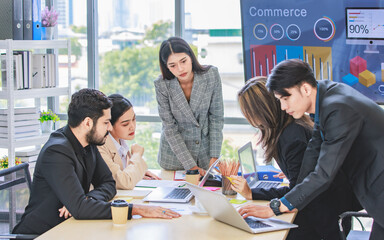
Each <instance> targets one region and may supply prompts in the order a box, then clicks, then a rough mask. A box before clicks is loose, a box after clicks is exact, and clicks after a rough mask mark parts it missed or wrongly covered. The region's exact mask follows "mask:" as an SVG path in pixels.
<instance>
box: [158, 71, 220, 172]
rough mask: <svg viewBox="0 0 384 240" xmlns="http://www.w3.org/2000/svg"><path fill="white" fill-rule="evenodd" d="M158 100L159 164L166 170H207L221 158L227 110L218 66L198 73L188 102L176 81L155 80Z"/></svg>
mask: <svg viewBox="0 0 384 240" xmlns="http://www.w3.org/2000/svg"><path fill="white" fill-rule="evenodd" d="M154 84H155V89H156V99H157V102H158V106H159V115H160V118H161V121H162V123H163V129H162V133H161V139H160V149H159V154H158V162H159V164H160V166H161V167H162V168H164V169H167V170H182V169H190V168H192V167H194V166H196V165H197V166H199V167H202V168H204V169H207V168H208V166H209V160H210V158H212V157H216V158H217V157H219V155H220V152H221V144H222V141H223V133H222V130H223V126H224V117H223V115H224V108H223V96H222V90H221V79H220V75H219V73H218V70H217V68H216V67H211V68H210V69H209V70H207V71H206V72H205V73H203V74H195V77H194V81H193V87H192V93H191V98H190V101H189V103H188V101H187V99H186V98H185V95H184V92H183V90H182V89H181V86H180V84H179V82H178V80H177V78H174V79H172V80H166V79H163V77H162V76H160V77H159V78H158V79H156V80H155V82H154Z"/></svg>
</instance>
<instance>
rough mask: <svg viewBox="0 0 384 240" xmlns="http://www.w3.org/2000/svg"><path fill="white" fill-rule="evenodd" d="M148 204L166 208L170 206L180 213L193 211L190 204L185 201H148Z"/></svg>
mask: <svg viewBox="0 0 384 240" xmlns="http://www.w3.org/2000/svg"><path fill="white" fill-rule="evenodd" d="M148 205H154V206H161V207H165V208H169V209H171V210H173V211H175V212H178V213H180V214H181V215H190V214H192V211H191V209H190V206H191V205H190V204H185V203H177V204H175V203H148Z"/></svg>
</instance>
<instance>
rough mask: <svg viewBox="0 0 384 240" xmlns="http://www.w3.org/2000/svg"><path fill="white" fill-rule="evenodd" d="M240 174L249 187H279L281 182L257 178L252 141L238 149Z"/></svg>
mask: <svg viewBox="0 0 384 240" xmlns="http://www.w3.org/2000/svg"><path fill="white" fill-rule="evenodd" d="M238 154H239V163H240V167H241V175H242V176H243V177H244V178H245V179H246V180H247V183H248V185H249V187H250V188H265V189H268V188H273V187H279V186H280V185H281V182H276V181H266V180H259V177H258V174H257V167H256V166H257V163H256V159H255V157H254V154H253V150H252V143H251V142H248V143H246V144H245V145H244V146H242V147H241V148H240V149H239V150H238Z"/></svg>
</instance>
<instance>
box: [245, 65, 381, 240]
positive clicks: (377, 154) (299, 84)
mask: <svg viewBox="0 0 384 240" xmlns="http://www.w3.org/2000/svg"><path fill="white" fill-rule="evenodd" d="M267 86H268V88H269V90H271V91H273V92H274V94H275V96H276V98H277V99H278V100H279V101H280V103H281V108H282V110H285V111H286V112H287V113H289V114H290V115H292V116H293V117H294V118H300V117H302V116H303V115H304V113H310V114H314V119H315V127H314V133H313V136H312V139H311V140H310V142H309V144H308V147H307V150H306V152H305V155H304V159H303V162H306V163H307V164H303V166H308V167H306V168H302V169H301V170H300V175H299V178H298V180H297V183H300V182H301V183H300V184H297V185H296V186H295V187H294V188H293V189H292V190H291V191H290V192H289V193H287V194H286V195H285V196H284V197H283V198H281V199H274V200H272V201H271V203H270V206H269V207H261V206H258V207H257V208H252V209H251V208H242V209H240V210H239V211H240V213H241V214H245V216H244V217H246V216H247V215H249V214H250V215H252V216H259V217H271V216H273V215H274V214H275V215H279V214H281V213H283V212H287V211H289V210H293V209H298V210H300V209H303V208H304V207H305V206H306V205H307V204H308V203H309V202H310V201H312V200H313V199H314V198H315V197H316V196H318V195H319V194H320V193H322V192H323V191H325V190H326V189H327V188H328V187H329V185H330V183H331V182H332V181H333V180H334V179H335V177H336V175H338V174H345V175H346V176H347V178H348V180H349V183H350V184H351V186H352V189H353V191H354V193H355V194H356V197H357V198H358V200H359V202H360V204H361V205H362V206H363V207H364V208H365V209H366V211H367V212H368V213H369V214H370V215H371V216H372V217H373V219H374V223H373V227H372V233H371V239H384V110H383V109H382V108H381V107H380V106H378V105H377V104H376V103H375V102H373V101H371V100H370V99H368V98H367V97H365V96H364V95H362V94H361V93H359V92H358V91H356V90H355V89H353V88H352V87H350V86H348V85H345V84H342V83H336V82H332V81H329V80H322V81H318V82H317V81H316V80H315V78H314V76H313V73H312V70H311V68H310V67H309V65H308V64H307V63H304V62H302V61H300V60H294V59H292V60H286V61H283V62H281V63H279V64H278V65H277V66H276V67H275V68H274V69H273V72H272V74H271V75H270V76H269V78H268V82H267ZM281 203H282V204H281Z"/></svg>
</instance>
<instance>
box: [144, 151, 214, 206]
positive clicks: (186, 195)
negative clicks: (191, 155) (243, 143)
mask: <svg viewBox="0 0 384 240" xmlns="http://www.w3.org/2000/svg"><path fill="white" fill-rule="evenodd" d="M219 160H220V158H218V159H217V160H216V161H215V162H214V163H213V164H212V165H211V166H210V167H209V169H208V170H207V172H206V173H205V175H204V177H203V179H201V181H200V183H199V186H201V187H202V186H204V183H205V182H206V181H207V179H208V177H209V175H210V172H211V170H212V169H213V168H214V167H215V166H216V164H217V163H218V162H219ZM178 185H179V186H178V187H157V188H156V189H154V190H153V191H152V192H151V193H150V194H148V195H147V196H146V197H145V198H144V199H143V201H148V202H167V203H187V202H189V201H190V200H191V199H192V198H193V194H192V193H191V191H190V190H189V188H187V187H185V182H181V183H179V184H178Z"/></svg>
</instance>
